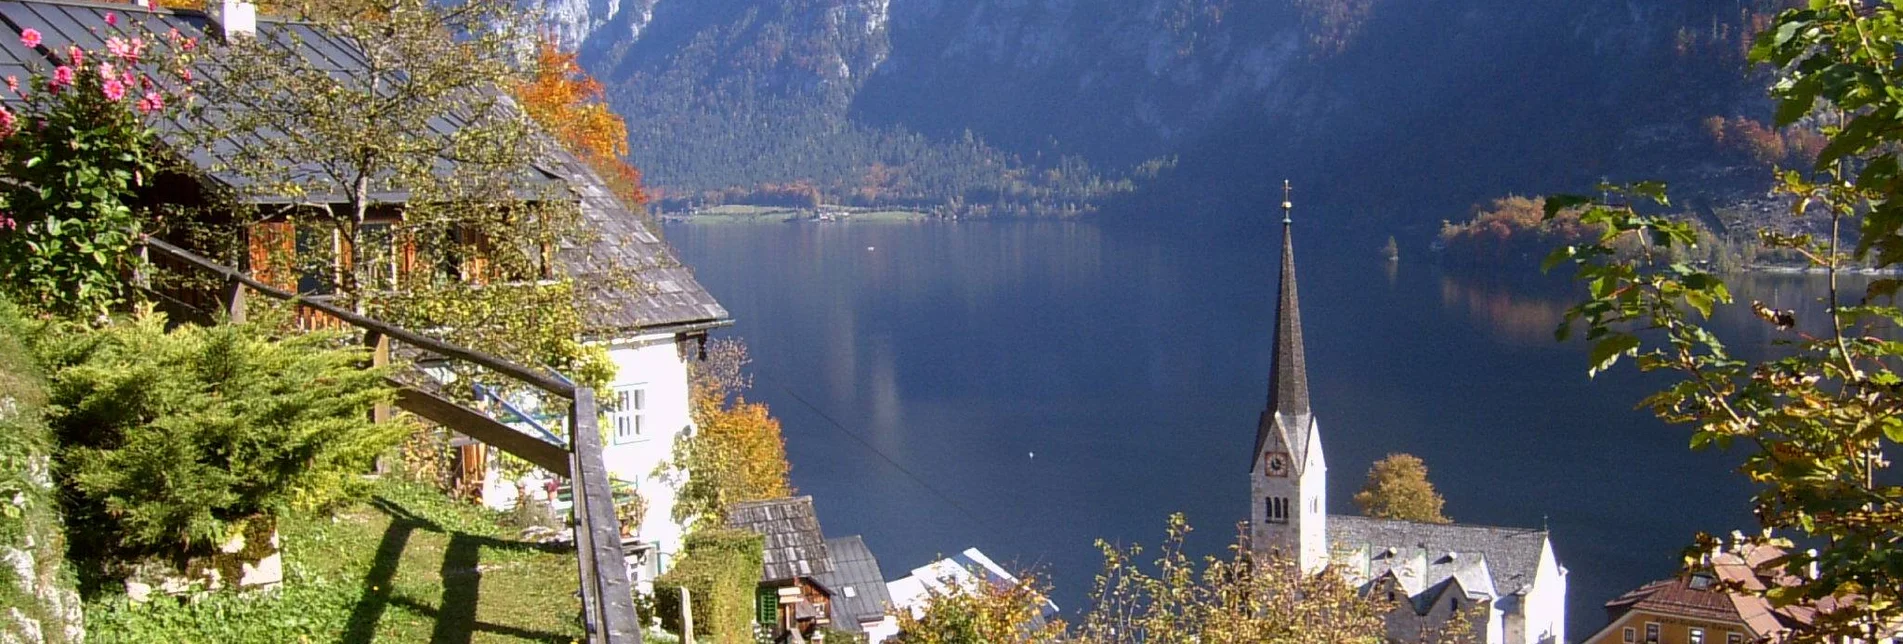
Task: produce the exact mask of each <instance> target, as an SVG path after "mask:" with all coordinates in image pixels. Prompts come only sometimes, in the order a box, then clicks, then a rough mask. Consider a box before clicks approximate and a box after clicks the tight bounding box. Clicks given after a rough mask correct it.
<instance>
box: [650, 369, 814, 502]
mask: <svg viewBox="0 0 1903 644" xmlns="http://www.w3.org/2000/svg"><path fill="white" fill-rule="evenodd" d="M749 362H752V359H751V358H749V357H748V356H747V345H746V344H745V343H742V342H741V341H739V340H737V339H733V338H721V339H718V340H715V341H713V342H711V343H709V344H708V345H707V359H706V360H703V361H700V362H696V363H693V364H690V365H689V366H688V408H689V412H690V414H691V415H692V416H693V419H694V426H695V427H694V431H693V432H691V433H686V434H683V435H682V436H681V437H680V438H678V439H676V440H675V442H674V460H673V463H672V465H673V469H674V471H675V472H677V473H678V474H680V475H684V480H683V481H682V483H681V486H680V493H679V495H678V496H677V497H676V498H675V500H674V520H676V521H682V522H690V521H691V522H694V523H696V524H697V527H700V526H715V527H717V526H721V525H724V524H726V522H727V508H729V507H731V506H732V505H733V504H735V503H741V502H745V501H758V500H762V499H777V498H780V497H785V496H791V495H792V494H793V485H792V483H791V481H789V480H788V478H787V473H788V471H789V470H790V469H791V466H790V465H789V464H788V463H787V461H786V440H785V439H784V438H782V437H781V435H780V421H779V420H777V419H775V418H773V416H772V414H771V413H769V411H768V410H767V406H766V405H765V404H764V403H758V402H748V401H747V399H746V397H745V395H744V393H745V391H746V390H747V388H749V387H751V386H752V384H753V378H752V376H750V375H748V373H747V371H746V365H747V363H749Z"/></svg>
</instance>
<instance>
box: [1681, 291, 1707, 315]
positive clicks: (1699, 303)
mask: <svg viewBox="0 0 1903 644" xmlns="http://www.w3.org/2000/svg"><path fill="white" fill-rule="evenodd" d="M1685 304H1686V305H1688V306H1691V307H1692V308H1694V309H1697V310H1698V314H1699V315H1702V316H1704V317H1706V318H1710V317H1711V294H1710V293H1707V292H1705V291H1700V290H1696V289H1693V290H1688V291H1685Z"/></svg>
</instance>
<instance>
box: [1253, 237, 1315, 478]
mask: <svg viewBox="0 0 1903 644" xmlns="http://www.w3.org/2000/svg"><path fill="white" fill-rule="evenodd" d="M1281 280H1282V283H1281V289H1280V293H1279V297H1278V299H1277V302H1276V305H1275V349H1274V359H1273V360H1272V361H1271V362H1270V366H1269V405H1268V408H1267V409H1266V410H1264V411H1263V412H1262V418H1261V420H1259V421H1257V423H1256V430H1255V452H1254V453H1253V454H1250V455H1249V458H1250V461H1251V464H1250V466H1249V467H1250V468H1251V470H1250V471H1254V470H1253V468H1255V467H1257V466H1258V465H1259V464H1260V462H1261V460H1262V450H1263V447H1264V446H1265V445H1268V444H1270V441H1271V440H1272V439H1273V440H1277V441H1279V442H1281V443H1282V444H1284V445H1287V446H1288V448H1289V457H1290V459H1289V460H1291V461H1294V462H1293V463H1291V466H1292V467H1291V469H1293V470H1294V471H1295V474H1296V475H1298V476H1299V475H1300V474H1301V473H1302V469H1303V468H1304V467H1306V465H1307V462H1308V428H1309V425H1310V424H1311V423H1312V422H1313V420H1314V419H1313V418H1311V417H1310V416H1309V407H1308V360H1307V358H1306V357H1305V356H1306V353H1305V352H1304V350H1303V347H1302V304H1301V299H1300V298H1299V297H1297V296H1296V290H1295V235H1294V233H1293V232H1292V231H1291V230H1290V226H1289V224H1288V222H1287V221H1284V222H1283V223H1282V276H1281Z"/></svg>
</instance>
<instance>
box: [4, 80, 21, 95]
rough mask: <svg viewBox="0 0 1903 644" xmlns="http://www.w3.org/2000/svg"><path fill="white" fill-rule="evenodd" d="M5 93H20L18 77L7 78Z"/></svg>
mask: <svg viewBox="0 0 1903 644" xmlns="http://www.w3.org/2000/svg"><path fill="white" fill-rule="evenodd" d="M7 91H9V92H13V93H15V94H18V93H20V77H18V76H8V77H7Z"/></svg>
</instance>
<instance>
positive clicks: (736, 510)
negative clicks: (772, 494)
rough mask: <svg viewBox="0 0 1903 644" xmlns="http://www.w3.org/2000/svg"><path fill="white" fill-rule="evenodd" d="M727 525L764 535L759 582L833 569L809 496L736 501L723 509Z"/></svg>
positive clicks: (788, 578)
mask: <svg viewBox="0 0 1903 644" xmlns="http://www.w3.org/2000/svg"><path fill="white" fill-rule="evenodd" d="M727 527H730V528H736V529H740V530H747V531H751V532H754V533H756V534H759V535H760V536H761V537H763V538H764V545H765V556H764V564H765V565H764V566H762V570H761V573H760V581H761V583H774V582H780V581H787V580H792V579H799V578H802V577H809V578H810V577H816V576H818V575H823V574H827V573H831V572H833V571H834V569H835V568H834V564H833V557H832V555H831V553H830V551H829V549H828V548H827V543H826V537H825V536H824V535H822V534H821V533H820V530H819V516H818V515H817V514H815V513H814V511H813V497H810V496H796V497H789V498H783V499H768V500H765V501H748V502H745V503H736V504H734V506H733V507H732V508H731V509H729V510H728V511H727Z"/></svg>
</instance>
